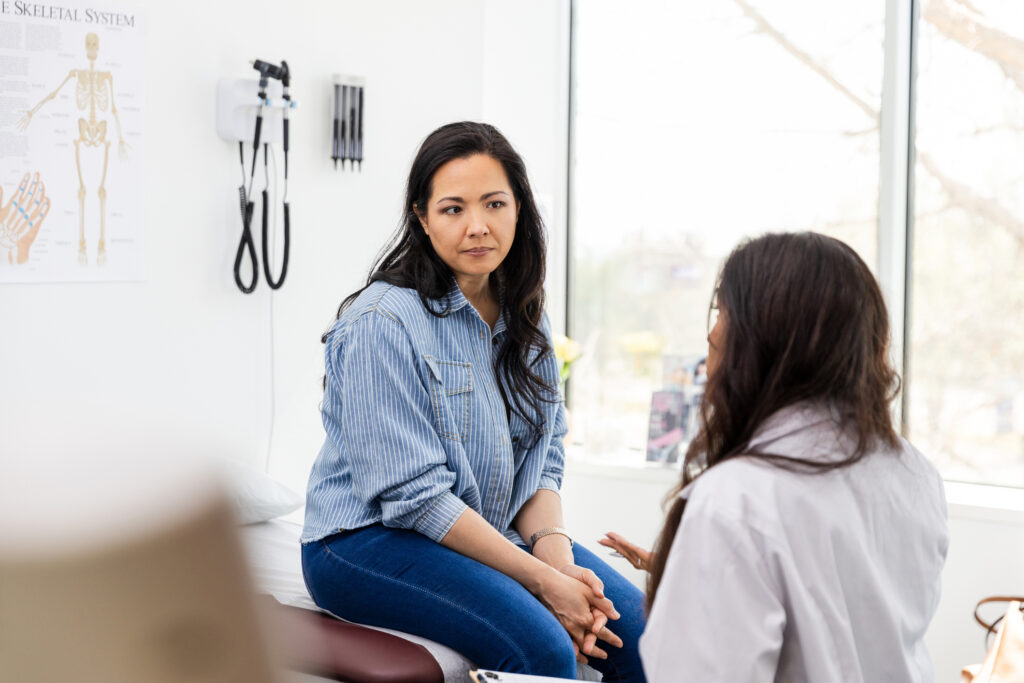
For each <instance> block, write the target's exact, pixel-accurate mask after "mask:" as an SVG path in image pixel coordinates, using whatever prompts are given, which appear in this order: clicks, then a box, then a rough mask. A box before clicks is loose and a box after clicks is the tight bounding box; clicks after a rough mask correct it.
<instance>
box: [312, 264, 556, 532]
mask: <svg viewBox="0 0 1024 683" xmlns="http://www.w3.org/2000/svg"><path fill="white" fill-rule="evenodd" d="M437 308H438V309H439V310H444V309H447V310H448V315H446V316H445V317H438V316H436V315H433V314H431V313H430V312H429V311H428V310H427V308H426V307H424V305H423V302H422V301H421V300H420V297H419V294H417V293H416V291H415V290H412V289H404V288H402V287H393V286H391V285H388V284H386V283H384V282H376V283H374V284H372V285H370V286H369V287H367V288H366V290H364V291H363V293H362V294H360V295H359V298H357V299H356V300H355V301H354V302H353V303H352V305H351V306H350V307H349V308H348V309H346V311H345V312H344V314H343V315H342V316H341V319H340V320H338V321H337V322H336V323H335V324H334V326H333V327H332V328H331V331H330V333H329V334H328V337H327V346H326V349H325V353H326V355H325V367H324V372H325V376H326V381H327V385H326V389H325V391H324V398H323V404H322V414H323V423H324V428H325V430H326V431H327V438H326V439H325V441H324V444H323V447H322V448H321V450H320V454H319V455H318V456H317V459H316V462H315V463H314V464H313V469H312V471H311V472H310V475H309V486H308V489H307V491H306V523H305V528H304V529H303V532H302V542H303V543H309V542H310V541H316V540H319V539H321V538H325V537H327V536H330V535H331V534H335V533H338V532H339V531H342V530H343V529H358V528H360V527H364V526H368V525H370V524H376V523H378V522H381V523H383V524H384V525H385V526H388V527H392V528H396V529H415V530H416V531H418V532H420V533H421V534H423V535H425V536H428V537H430V538H432V539H434V540H435V541H438V540H440V539H441V538H443V537H444V535H445V534H447V533H448V531H449V529H451V527H452V525H453V524H455V520H456V519H458V518H459V516H460V515H461V514H462V513H463V512H464V511H465V509H466V508H467V507H470V508H472V509H473V510H475V511H476V512H478V513H480V515H481V516H482V517H483V518H484V519H486V520H487V521H488V522H489V523H490V524H491V526H493V527H494V528H495V529H497V530H498V531H499V532H501V533H502V534H504V535H505V537H506V538H508V539H509V540H510V541H512V542H514V543H521V542H522V541H523V539H521V538H519V534H518V533H516V531H515V529H514V528H513V527H512V520H513V519H515V517H516V514H518V512H519V509H520V508H521V507H522V506H523V504H524V503H525V502H526V501H528V500H529V499H530V498H532V497H533V495H534V494H535V493H537V490H538V489H551V490H553V491H558V490H559V488H561V484H562V477H563V474H564V469H565V468H564V464H565V452H564V446H563V444H562V440H563V438H564V437H565V433H566V421H565V409H564V408H563V407H562V401H561V399H560V397H559V396H558V394H557V386H558V362H557V361H556V360H555V357H554V354H552V353H550V352H549V351H550V325H549V323H548V319H547V316H546V315H545V316H543V318H542V325H541V326H542V328H543V331H544V334H545V336H546V337H548V338H549V339H548V343H547V345H546V348H545V349H543V352H542V350H541V349H536V348H535V349H533V350H532V351H531V352H530V354H531V355H530V357H529V359H528V363H527V364H528V365H529V366H530V368H531V370H532V371H533V372H535V373H537V375H538V376H539V377H540V378H541V379H542V380H543V381H544V383H545V384H546V385H547V386H548V387H549V388H550V390H551V392H550V395H549V396H547V397H545V398H546V399H549V400H544V401H541V402H540V405H539V406H538V412H536V413H534V414H533V417H532V418H531V419H532V420H533V421H534V422H535V423H536V424H537V425H538V426H539V431H537V430H534V428H532V427H531V426H530V425H529V423H528V422H527V421H526V420H524V419H523V417H522V416H521V415H519V414H518V413H517V412H515V411H513V412H512V414H511V415H509V414H508V413H507V412H506V409H505V403H504V401H503V400H502V396H501V392H500V390H499V385H498V383H499V381H500V382H504V383H505V384H506V386H507V385H508V383H509V379H508V377H507V376H506V373H505V372H504V371H503V370H501V369H500V365H499V364H498V362H497V361H498V357H499V354H500V352H501V349H502V348H503V345H504V344H506V343H507V340H508V332H507V329H506V327H505V317H504V315H502V317H500V318H499V319H498V322H497V324H496V325H495V326H494V329H493V330H492V329H491V327H490V326H489V325H488V324H487V323H486V322H484V321H483V319H482V318H481V317H480V315H479V314H478V313H477V311H476V309H475V308H473V306H472V305H471V304H470V303H469V301H468V300H467V299H466V297H465V296H464V295H463V294H462V291H461V290H460V289H459V287H458V285H455V284H452V288H451V291H450V292H449V293H448V295H447V296H446V297H445V299H444V300H443V301H441V302H440V303H438V304H437Z"/></svg>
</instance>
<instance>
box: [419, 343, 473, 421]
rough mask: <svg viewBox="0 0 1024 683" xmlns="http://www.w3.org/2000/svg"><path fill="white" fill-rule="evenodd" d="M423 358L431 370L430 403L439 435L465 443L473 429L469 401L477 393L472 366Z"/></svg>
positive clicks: (458, 362)
mask: <svg viewBox="0 0 1024 683" xmlns="http://www.w3.org/2000/svg"><path fill="white" fill-rule="evenodd" d="M423 359H424V360H425V361H426V363H427V367H429V368H430V378H429V384H430V404H431V407H432V408H433V411H434V422H435V424H436V426H437V433H438V435H439V436H440V437H441V438H443V439H451V440H453V441H465V440H466V432H467V430H468V429H469V400H470V397H471V396H472V393H473V373H472V367H471V366H470V364H469V363H463V362H461V361H453V360H440V359H438V358H433V357H431V356H424V357H423Z"/></svg>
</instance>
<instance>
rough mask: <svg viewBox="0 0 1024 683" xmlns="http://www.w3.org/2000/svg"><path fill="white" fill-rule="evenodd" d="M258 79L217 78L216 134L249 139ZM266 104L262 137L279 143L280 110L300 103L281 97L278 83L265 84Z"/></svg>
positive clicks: (257, 90) (223, 138) (280, 140)
mask: <svg viewBox="0 0 1024 683" xmlns="http://www.w3.org/2000/svg"><path fill="white" fill-rule="evenodd" d="M259 91H260V81H259V79H258V78H222V79H220V80H219V81H217V135H219V136H220V138H221V139H222V140H226V141H227V142H251V141H252V132H253V129H254V128H255V126H256V111H257V110H258V109H259ZM266 92H267V100H268V102H267V103H264V105H263V118H264V119H265V121H264V124H265V125H264V126H263V131H262V137H261V140H263V141H264V142H269V143H271V144H276V145H280V144H281V142H282V139H281V131H282V126H281V112H282V111H283V110H284V109H286V108H288V109H294V108H296V107H298V106H299V103H298V101H297V100H291V101H290V102H289V101H286V100H285V99H284V98H283V97H282V96H281V82H280V81H270V82H268V83H267V90H266Z"/></svg>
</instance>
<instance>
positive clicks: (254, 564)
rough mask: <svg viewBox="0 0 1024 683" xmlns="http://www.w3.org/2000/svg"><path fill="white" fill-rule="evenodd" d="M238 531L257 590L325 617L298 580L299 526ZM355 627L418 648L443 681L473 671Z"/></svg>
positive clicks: (453, 657)
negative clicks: (434, 665)
mask: <svg viewBox="0 0 1024 683" xmlns="http://www.w3.org/2000/svg"><path fill="white" fill-rule="evenodd" d="M239 531H240V532H241V535H242V541H243V543H244V546H245V549H246V552H247V555H248V558H249V566H250V569H251V570H252V575H253V580H254V583H255V586H256V589H257V591H259V592H260V593H263V594H266V595H270V596H272V597H273V598H274V599H275V600H276V601H277V602H279V603H281V604H282V605H288V606H291V607H297V608H302V609H305V610H307V611H310V612H318V613H322V614H324V615H325V616H327V613H326V612H324V610H321V609H320V608H319V607H317V605H316V603H314V602H313V598H311V597H310V595H309V591H308V590H307V589H306V584H305V581H303V578H302V557H301V554H300V552H299V535H300V534H301V533H302V526H301V525H299V524H296V523H294V522H289V521H287V520H283V519H275V520H272V521H269V522H264V523H262V524H251V525H249V526H244V527H240V528H239ZM327 618H330V619H334V620H336V621H339V623H343V624H348V625H351V626H355V624H350V623H349V622H343V621H341V620H337V619H335V618H334V617H333V616H327ZM359 628H364V629H367V630H372V631H375V632H381V633H385V634H391V635H392V636H395V637H398V638H402V639H404V640H407V641H411V642H412V643H414V644H416V645H420V646H422V647H423V648H424V649H426V651H427V652H429V653H430V655H431V656H432V657H433V658H434V660H435V661H436V662H437V665H438V666H439V667H440V669H441V671H442V673H443V674H444V680H445V681H458V682H459V683H463V682H464V681H467V680H469V671H470V669H472V668H475V667H474V666H473V665H472V663H471V662H470V661H469V660H468V659H466V658H465V657H463V656H462V655H461V654H459V653H458V652H456V651H455V650H453V649H451V648H449V647H446V646H444V645H441V644H440V643H435V642H434V641H432V640H428V639H427V638H421V637H420V636H415V635H412V634H409V633H402V632H400V631H392V630H390V629H383V628H376V627H367V626H359Z"/></svg>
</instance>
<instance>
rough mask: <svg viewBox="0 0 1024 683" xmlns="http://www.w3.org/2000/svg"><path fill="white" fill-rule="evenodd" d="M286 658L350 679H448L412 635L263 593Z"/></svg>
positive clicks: (299, 667) (395, 682)
mask: <svg viewBox="0 0 1024 683" xmlns="http://www.w3.org/2000/svg"><path fill="white" fill-rule="evenodd" d="M260 609H261V610H262V611H263V612H264V613H265V614H267V615H268V619H267V621H268V623H269V624H270V625H271V629H272V630H271V633H272V634H273V636H274V640H275V646H276V648H277V650H278V651H279V652H280V657H281V659H282V664H284V665H285V666H286V667H288V668H289V669H291V670H294V671H304V672H307V673H311V674H316V675H317V676H321V677H323V678H326V679H329V680H335V681H347V682H348V683H377V682H378V681H379V682H381V683H385V682H387V683H443V681H444V672H442V671H441V666H440V665H439V664H438V663H437V660H436V659H434V657H433V656H432V655H431V654H430V653H429V652H428V651H427V649H426V648H424V647H423V646H422V645H418V644H416V643H414V642H412V641H409V640H406V639H404V638H399V637H398V636H394V635H391V634H390V633H384V632H382V631H377V630H374V629H371V628H367V627H365V626H359V625H358V624H351V623H349V622H346V621H341V620H340V619H336V618H334V617H332V616H330V615H327V614H324V613H319V612H312V611H310V610H307V609H302V608H301V607H291V606H288V605H282V604H280V603H279V602H277V601H276V600H275V599H274V598H272V597H270V596H266V595H265V596H261V604H260Z"/></svg>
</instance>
